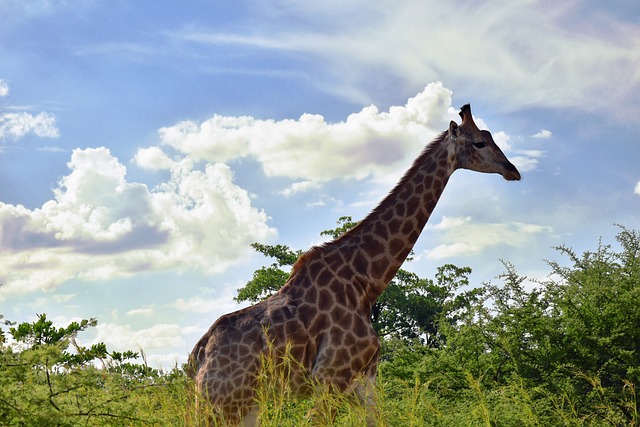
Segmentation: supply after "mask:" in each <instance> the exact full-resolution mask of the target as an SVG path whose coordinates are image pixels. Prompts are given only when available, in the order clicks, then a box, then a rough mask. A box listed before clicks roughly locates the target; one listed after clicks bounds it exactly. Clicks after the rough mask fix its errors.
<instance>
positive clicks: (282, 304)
mask: <svg viewBox="0 0 640 427" xmlns="http://www.w3.org/2000/svg"><path fill="white" fill-rule="evenodd" d="M459 114H460V117H461V119H462V121H461V123H460V125H458V124H457V123H456V122H455V121H451V123H450V124H449V129H448V130H446V131H444V132H442V133H441V134H440V135H439V136H438V137H437V138H436V139H435V140H434V141H433V142H432V143H430V144H429V145H427V146H426V147H425V149H424V150H423V151H422V153H421V154H420V155H419V156H418V157H417V159H416V160H415V162H414V163H413V165H412V166H411V167H410V168H409V170H408V171H407V172H406V173H405V175H404V177H403V178H402V179H401V180H400V181H399V182H398V184H397V185H396V187H395V188H394V189H393V190H392V191H391V192H390V193H389V194H388V195H387V196H386V198H384V199H383V200H382V202H380V204H379V205H378V206H377V207H376V208H375V209H374V210H373V211H372V212H371V213H370V214H369V215H368V216H367V217H366V218H365V219H364V220H362V221H361V222H360V223H359V224H358V225H357V226H356V227H354V228H353V229H352V230H350V231H348V232H347V233H345V234H343V235H342V236H340V237H339V238H337V239H335V240H333V241H331V242H328V243H325V244H323V245H320V246H316V247H313V248H311V249H310V250H309V251H307V252H306V253H304V254H303V255H302V256H300V258H299V259H298V260H297V261H296V263H295V264H294V266H293V269H292V271H291V275H290V276H289V279H288V280H287V283H286V284H285V285H284V286H283V287H282V288H281V289H280V290H279V291H278V292H277V293H275V294H273V295H272V296H271V297H269V298H267V299H265V300H263V301H261V302H259V303H257V304H255V305H253V306H250V307H247V308H244V309H242V310H238V311H236V312H233V313H230V314H227V315H224V316H222V317H220V318H219V319H218V320H217V321H216V322H215V323H214V324H213V325H212V326H211V327H210V329H209V330H208V331H207V332H206V333H205V334H204V336H203V337H202V338H201V339H200V340H199V341H198V343H197V344H196V345H195V347H194V348H193V351H192V353H191V365H192V370H191V376H192V377H193V378H194V380H195V383H196V387H197V389H198V391H199V392H200V393H201V395H202V396H206V398H208V399H209V401H210V402H211V404H212V405H213V406H214V407H215V408H216V409H217V410H219V411H220V412H221V413H222V414H223V415H224V417H225V419H226V420H228V422H230V423H231V424H237V423H238V422H241V421H242V422H243V425H254V424H255V422H256V418H257V409H256V406H255V394H254V390H255V387H256V384H257V379H256V376H257V373H258V372H259V370H260V367H261V358H260V355H263V354H265V353H266V352H267V351H268V349H269V348H271V349H275V350H276V352H280V353H278V354H282V353H283V352H284V348H285V346H286V345H287V343H289V344H288V345H289V348H290V357H292V358H293V359H294V360H295V361H296V363H297V365H296V366H297V369H294V370H292V372H291V374H290V383H291V388H292V390H293V391H294V393H299V394H303V393H304V392H305V387H306V385H307V384H308V378H309V377H311V378H313V379H314V380H317V381H319V382H321V383H324V384H328V385H330V386H331V387H335V389H337V390H341V391H346V392H355V393H356V394H358V395H360V396H370V393H369V392H370V391H371V390H372V387H373V385H374V383H375V376H376V368H377V364H378V355H379V348H380V344H379V340H378V337H377V335H376V333H375V331H374V329H373V326H372V324H371V320H370V314H371V307H372V305H373V303H374V302H375V300H376V298H377V297H378V296H379V295H380V294H381V293H382V291H383V290H384V289H385V288H386V287H387V285H388V284H389V282H390V281H391V279H392V278H393V277H394V275H395V274H396V272H397V271H398V269H399V268H400V266H401V265H402V263H403V262H404V260H405V259H406V257H407V256H408V254H409V253H410V251H411V249H412V248H413V246H414V244H415V242H416V240H417V239H418V236H419V235H420V233H421V231H422V229H423V228H424V226H425V225H426V223H427V220H428V219H429V217H430V215H431V213H432V212H433V209H434V208H435V206H436V203H437V202H438V199H439V198H440V196H441V194H442V192H443V191H444V188H445V186H446V185H447V182H448V180H449V178H450V177H451V175H452V174H453V172H454V171H455V170H457V169H460V168H464V169H470V170H473V171H478V172H484V173H498V174H501V175H502V176H503V177H504V178H505V179H506V180H509V181H517V180H520V173H519V172H518V170H517V169H516V167H515V166H514V165H513V164H512V163H511V162H509V160H508V159H507V158H506V156H505V155H504V154H503V152H502V151H501V150H500V148H498V146H497V145H496V143H495V142H494V140H493V138H492V136H491V133H490V132H489V131H487V130H480V129H478V127H477V126H476V124H475V122H474V121H473V117H472V115H471V107H470V106H469V104H466V105H464V106H463V107H462V108H461V110H460V113H459ZM270 346H272V347H270ZM365 400H370V399H369V398H365ZM369 403H371V402H369ZM243 419H244V420H243Z"/></svg>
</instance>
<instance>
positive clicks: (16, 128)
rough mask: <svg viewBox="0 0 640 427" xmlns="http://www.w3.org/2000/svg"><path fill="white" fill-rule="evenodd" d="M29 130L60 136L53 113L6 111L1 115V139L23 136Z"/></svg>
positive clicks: (52, 136)
mask: <svg viewBox="0 0 640 427" xmlns="http://www.w3.org/2000/svg"><path fill="white" fill-rule="evenodd" d="M29 132H32V133H34V134H35V135H37V136H39V137H45V138H58V137H59V136H60V131H59V130H58V128H57V127H56V116H54V115H53V114H51V113H39V114H37V115H35V116H34V115H32V114H29V113H25V112H22V113H4V114H2V115H0V139H7V138H13V139H18V138H22V137H23V136H25V135H26V134H28V133H29Z"/></svg>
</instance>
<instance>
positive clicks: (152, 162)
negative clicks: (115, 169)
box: [133, 147, 174, 170]
mask: <svg viewBox="0 0 640 427" xmlns="http://www.w3.org/2000/svg"><path fill="white" fill-rule="evenodd" d="M133 161H134V162H135V163H136V164H137V165H138V166H140V167H141V168H143V169H148V170H164V169H171V167H172V166H173V164H174V162H173V161H172V160H171V159H170V158H169V156H167V155H166V154H165V153H164V151H162V150H161V149H160V148H158V147H149V148H139V149H138V151H137V152H136V155H135V156H134V158H133Z"/></svg>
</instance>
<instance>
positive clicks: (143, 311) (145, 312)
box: [126, 304, 156, 316]
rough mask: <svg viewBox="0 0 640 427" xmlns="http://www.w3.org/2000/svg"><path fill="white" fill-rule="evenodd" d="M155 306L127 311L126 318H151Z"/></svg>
mask: <svg viewBox="0 0 640 427" xmlns="http://www.w3.org/2000/svg"><path fill="white" fill-rule="evenodd" d="M155 312H156V306H155V304H151V305H147V306H145V307H140V308H134V309H132V310H129V311H127V313H126V315H127V316H151V315H153V314H155Z"/></svg>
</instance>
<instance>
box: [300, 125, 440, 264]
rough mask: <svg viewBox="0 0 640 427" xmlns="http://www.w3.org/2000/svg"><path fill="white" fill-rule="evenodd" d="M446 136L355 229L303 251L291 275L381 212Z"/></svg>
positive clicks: (426, 149) (431, 145) (429, 146)
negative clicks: (392, 195)
mask: <svg viewBox="0 0 640 427" xmlns="http://www.w3.org/2000/svg"><path fill="white" fill-rule="evenodd" d="M447 134H448V131H444V132H442V133H440V135H438V136H437V137H436V138H435V139H434V140H433V141H431V142H430V143H429V144H427V145H426V146H425V147H424V149H423V150H422V153H420V155H419V156H418V157H417V158H416V159H415V160H414V162H413V164H412V165H411V167H410V168H409V169H408V170H407V171H406V172H405V174H404V175H403V177H402V178H401V179H400V181H398V183H397V184H396V185H395V187H393V190H391V191H390V192H389V193H388V194H387V196H385V198H384V199H382V201H381V202H380V203H378V205H377V206H376V207H375V208H374V209H373V210H372V211H371V212H370V213H369V214H368V215H367V216H366V217H365V218H364V219H363V220H362V221H360V222H359V223H358V224H357V225H356V226H355V227H353V228H352V229H351V230H349V231H347V232H346V233H344V234H342V235H341V236H339V237H337V238H336V239H333V240H331V241H329V242H326V243H322V244H320V245H317V246H313V247H311V248H310V249H308V250H307V251H305V252H304V253H303V254H302V255H300V257H299V258H298V260H297V261H296V262H295V263H294V264H293V268H292V270H291V274H293V273H295V272H296V271H298V270H299V269H300V268H302V267H303V266H304V265H305V264H306V263H307V262H308V261H309V260H311V259H313V258H315V257H316V256H318V255H319V254H321V253H322V252H324V251H326V250H328V249H331V248H332V247H335V246H337V245H339V244H340V241H342V240H344V239H347V238H349V236H351V235H352V234H355V233H357V232H358V231H359V229H360V228H362V227H363V226H364V224H366V223H367V221H368V220H369V218H370V217H372V216H374V215H377V214H378V213H380V211H381V210H383V209H385V208H386V207H387V204H388V199H389V196H390V195H391V194H393V193H394V192H395V190H396V189H397V188H398V187H400V186H402V185H404V184H406V182H407V180H409V179H410V176H411V175H412V174H413V172H414V171H415V170H416V169H417V168H419V167H420V164H421V163H422V161H423V159H424V158H426V157H429V156H431V154H432V153H433V152H434V151H435V150H436V148H437V147H439V146H440V144H441V143H442V141H444V139H445V138H446V137H447Z"/></svg>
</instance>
